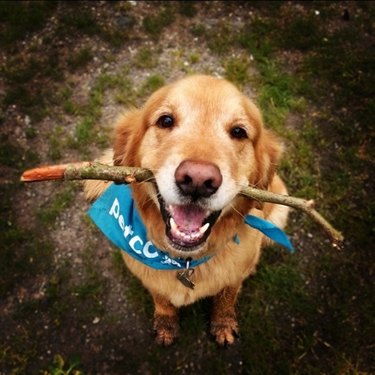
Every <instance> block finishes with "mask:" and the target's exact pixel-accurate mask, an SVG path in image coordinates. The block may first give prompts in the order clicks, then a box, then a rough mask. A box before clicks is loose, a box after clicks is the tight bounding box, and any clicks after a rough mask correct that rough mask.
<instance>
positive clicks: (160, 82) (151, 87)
mask: <svg viewBox="0 0 375 375" xmlns="http://www.w3.org/2000/svg"><path fill="white" fill-rule="evenodd" d="M164 84H165V80H164V78H163V77H162V76H161V75H159V74H154V75H151V76H150V77H148V78H147V79H146V80H145V82H144V83H143V84H142V86H141V88H140V92H139V94H140V95H141V96H142V97H144V96H148V95H150V94H152V93H153V92H154V91H156V90H157V89H158V88H160V87H162V86H164Z"/></svg>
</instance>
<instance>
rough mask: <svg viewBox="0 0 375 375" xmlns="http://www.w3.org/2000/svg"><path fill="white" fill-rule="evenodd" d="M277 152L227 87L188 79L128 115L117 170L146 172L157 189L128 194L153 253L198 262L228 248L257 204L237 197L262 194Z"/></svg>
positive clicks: (146, 186)
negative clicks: (247, 190) (253, 190)
mask: <svg viewBox="0 0 375 375" xmlns="http://www.w3.org/2000/svg"><path fill="white" fill-rule="evenodd" d="M280 152H281V146H280V144H279V143H278V142H277V140H276V139H275V138H274V136H273V135H272V134H270V132H269V131H267V130H265V129H264V128H263V124H262V118H261V114H260V112H259V110H258V109H257V107H256V106H255V105H254V104H253V103H252V102H251V101H250V100H249V99H248V98H246V97H245V96H244V95H243V94H241V93H240V92H239V91H238V90H237V88H236V87H235V86H233V85H232V84H231V83H229V82H227V81H225V80H223V79H218V78H214V77H209V76H190V77H188V78H185V79H183V80H181V81H178V82H176V83H174V84H171V85H169V86H165V87H163V88H161V89H159V90H158V91H156V92H155V93H154V94H153V95H152V96H151V97H150V99H149V100H148V101H147V102H146V104H145V106H144V108H143V109H141V110H135V111H132V112H129V113H128V114H126V115H125V116H124V117H123V119H122V120H121V121H120V123H119V124H118V126H117V128H116V131H115V137H114V164H115V165H127V166H139V167H144V168H148V169H150V170H151V171H153V173H154V175H155V183H148V182H147V183H143V184H136V185H134V186H133V195H134V198H135V201H136V203H137V206H138V209H139V211H140V214H141V216H142V218H143V220H144V222H145V225H146V227H147V230H148V233H149V236H150V239H151V240H152V241H153V242H154V244H155V245H156V246H158V247H159V248H161V249H164V250H165V251H167V252H169V253H170V254H171V255H172V256H180V257H192V258H197V257H200V256H203V255H205V254H208V253H209V252H214V251H217V250H219V249H220V248H222V247H224V246H225V243H226V242H227V241H229V240H230V239H231V238H232V237H233V235H234V234H235V231H236V226H237V225H238V224H239V223H240V222H241V221H242V220H243V216H244V215H245V214H246V213H247V212H248V210H249V209H250V208H251V207H252V206H253V205H254V204H255V203H254V202H253V201H251V200H249V199H245V198H244V197H241V196H239V195H237V194H238V193H239V191H240V190H241V188H242V187H244V186H247V185H249V184H250V185H252V186H256V187H258V188H262V189H267V186H268V184H269V182H270V181H271V179H272V177H273V174H274V169H275V165H276V162H277V161H278V158H279V155H280Z"/></svg>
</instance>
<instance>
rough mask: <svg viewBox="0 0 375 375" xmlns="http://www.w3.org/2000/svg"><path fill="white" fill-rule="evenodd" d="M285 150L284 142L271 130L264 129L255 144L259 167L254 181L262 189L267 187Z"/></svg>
mask: <svg viewBox="0 0 375 375" xmlns="http://www.w3.org/2000/svg"><path fill="white" fill-rule="evenodd" d="M282 151H283V147H282V144H281V143H280V141H279V140H278V139H277V138H276V136H275V135H274V134H273V133H271V132H270V131H269V130H266V129H262V130H261V133H260V135H259V138H258V139H257V142H256V144H255V159H256V161H257V168H256V170H255V172H254V175H253V176H252V177H253V178H252V180H253V181H252V183H253V184H254V185H255V186H257V187H258V188H260V189H267V187H268V185H269V184H270V183H271V181H272V179H273V176H274V174H275V171H276V166H277V164H278V162H279V160H280V157H281V154H282Z"/></svg>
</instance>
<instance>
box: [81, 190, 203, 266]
mask: <svg viewBox="0 0 375 375" xmlns="http://www.w3.org/2000/svg"><path fill="white" fill-rule="evenodd" d="M88 214H89V216H90V217H91V219H92V220H93V222H94V223H95V224H96V225H97V226H98V228H99V229H100V230H101V231H102V232H103V233H104V235H105V236H106V237H107V238H108V239H109V240H111V241H112V242H113V243H114V244H115V245H116V246H117V247H119V248H120V249H121V250H123V251H125V252H127V253H128V254H129V255H131V256H132V257H133V258H135V259H137V260H138V261H140V262H142V263H144V264H146V265H147V266H149V267H152V268H155V269H158V270H176V269H184V268H187V261H186V260H185V259H180V258H171V257H170V256H169V255H167V254H166V253H164V252H162V251H161V250H159V249H158V248H156V247H155V246H154V244H153V243H152V242H151V241H149V240H148V237H147V230H146V228H145V226H144V225H143V222H142V220H141V217H140V215H139V213H138V211H137V209H136V207H135V203H134V200H133V197H132V193H131V189H130V187H129V186H127V185H116V184H111V185H110V186H109V187H108V189H107V190H106V191H105V192H104V193H103V194H102V195H101V196H100V197H99V198H98V199H97V200H96V201H95V202H94V204H93V205H92V206H91V208H90V210H89V212H88ZM209 259H210V257H204V258H202V259H198V260H192V261H190V263H189V267H190V268H193V267H196V266H198V265H200V264H202V263H204V262H206V261H207V260H209Z"/></svg>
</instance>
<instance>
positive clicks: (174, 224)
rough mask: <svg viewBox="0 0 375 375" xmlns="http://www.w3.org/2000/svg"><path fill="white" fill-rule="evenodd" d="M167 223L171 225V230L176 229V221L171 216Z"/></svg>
mask: <svg viewBox="0 0 375 375" xmlns="http://www.w3.org/2000/svg"><path fill="white" fill-rule="evenodd" d="M169 224H170V225H171V229H172V230H173V231H176V230H177V224H176V222H175V221H174V219H173V217H171V218H170V219H169Z"/></svg>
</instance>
